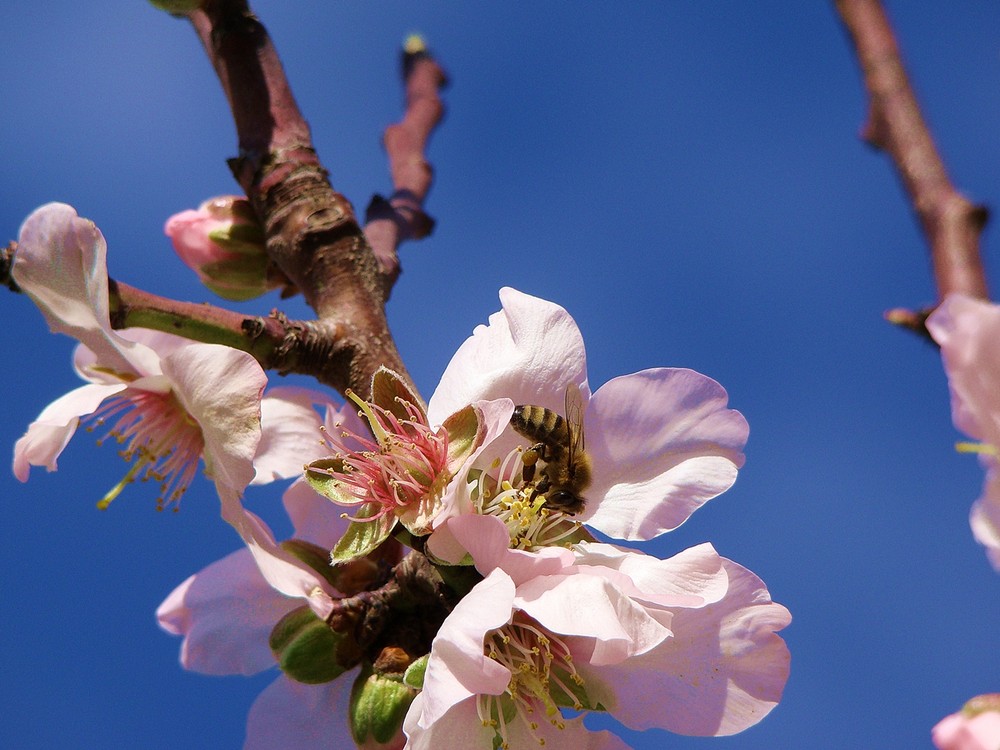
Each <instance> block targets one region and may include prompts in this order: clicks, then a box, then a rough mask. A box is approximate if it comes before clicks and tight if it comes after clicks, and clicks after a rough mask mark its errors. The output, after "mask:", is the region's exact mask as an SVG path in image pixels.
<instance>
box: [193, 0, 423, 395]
mask: <svg viewBox="0 0 1000 750" xmlns="http://www.w3.org/2000/svg"><path fill="white" fill-rule="evenodd" d="M189 18H190V20H191V23H192V25H193V26H194V28H195V30H196V31H197V33H198V35H199V37H200V38H201V41H202V44H203V46H204V47H205V51H206V52H207V54H208V57H209V59H210V61H211V62H212V65H213V67H214V68H215V70H216V73H217V74H218V76H219V81H220V82H221V84H222V88H223V90H224V91H225V94H226V96H227V98H228V99H229V104H230V108H231V110H232V113H233V119H234V122H235V124H236V131H237V136H238V139H239V156H238V157H237V158H236V159H232V160H230V168H231V169H232V171H233V175H234V176H235V177H236V179H237V181H239V183H240V185H241V186H242V187H243V190H244V192H245V193H246V195H247V197H248V198H249V199H250V201H251V203H252V204H253V206H254V210H255V211H256V212H257V215H258V217H259V218H260V219H261V223H262V225H263V226H264V230H265V233H266V235H267V252H268V255H269V256H270V257H271V258H272V260H274V262H275V263H276V264H277V265H278V266H279V267H280V268H281V270H282V271H283V272H284V273H285V275H286V276H288V278H289V279H291V280H292V282H293V283H294V284H295V285H296V286H297V287H298V288H299V289H300V290H301V291H302V294H303V296H304V297H305V300H306V302H307V303H308V304H309V305H310V306H311V307H312V308H313V309H314V310H315V311H316V313H317V315H318V317H319V326H318V328H319V330H320V331H322V332H323V335H329V336H331V337H332V338H330V339H329V341H328V346H327V347H326V353H327V361H326V363H325V364H324V365H323V371H324V372H323V374H322V376H321V377H320V379H321V380H322V381H323V382H326V383H330V384H332V385H334V387H336V388H337V389H338V390H340V391H341V392H343V391H344V390H346V389H347V388H350V389H352V390H356V391H357V392H359V393H363V394H368V391H369V388H370V381H371V376H372V373H374V372H375V370H376V369H378V367H379V366H382V365H384V366H386V367H389V368H391V369H393V370H395V371H396V372H398V373H401V374H403V376H404V377H407V378H408V376H407V375H406V370H405V368H404V367H403V363H402V360H401V359H400V356H399V353H398V351H397V350H396V346H395V343H394V342H393V340H392V336H391V334H390V333H389V328H388V323H387V321H386V317H385V307H384V305H385V301H386V298H387V296H388V290H389V289H390V288H391V286H392V280H391V279H389V278H388V277H387V276H386V274H384V273H383V272H382V271H381V270H380V269H379V265H378V263H377V262H376V259H375V255H374V253H373V252H372V249H371V247H370V246H369V244H368V241H367V239H366V237H365V235H364V233H363V232H362V231H361V227H360V226H359V224H358V221H357V218H356V217H355V214H354V210H353V208H352V207H351V204H350V202H349V201H348V200H347V199H346V198H345V197H344V196H342V195H340V194H339V193H337V192H335V191H334V190H333V187H332V186H331V185H330V183H329V181H328V179H327V172H326V170H325V169H324V168H323V166H322V165H321V164H320V162H319V159H318V157H317V156H316V152H315V150H314V149H313V146H312V140H311V137H310V134H309V127H308V125H307V124H306V122H305V120H304V118H303V117H302V114H301V112H299V109H298V106H297V104H296V103H295V99H294V97H293V95H292V92H291V88H290V87H289V84H288V81H287V79H286V78H285V74H284V70H283V69H282V66H281V62H280V60H279V59H278V55H277V52H276V50H275V48H274V46H273V44H272V43H271V40H270V37H269V36H268V34H267V31H266V30H265V28H264V26H263V25H262V24H261V23H260V22H259V21H258V20H257V18H256V17H255V16H254V15H253V14H252V13H251V11H250V9H249V7H248V6H247V3H246V2H245V0H206V2H205V3H203V6H202V9H201V10H199V11H195V12H193V13H192V14H191V15H190V16H189ZM397 275H398V272H397ZM318 377H319V376H318Z"/></svg>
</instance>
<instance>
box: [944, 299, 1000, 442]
mask: <svg viewBox="0 0 1000 750" xmlns="http://www.w3.org/2000/svg"><path fill="white" fill-rule="evenodd" d="M927 330H928V331H930V333H931V335H932V336H933V337H934V340H935V341H937V342H938V344H940V345H941V358H942V359H943V360H944V366H945V370H946V371H947V373H948V385H949V387H950V389H951V408H952V419H953V420H954V422H955V426H956V427H958V429H960V430H961V431H962V432H964V433H966V434H967V435H969V436H970V437H973V438H976V439H977V440H982V441H984V442H987V443H990V444H991V445H1000V347H997V346H995V342H996V341H997V340H998V337H1000V306H998V305H991V304H989V303H988V302H983V301H981V300H976V299H972V298H971V297H966V296H964V295H961V294H950V295H948V297H947V298H946V299H945V300H944V302H942V303H941V305H940V306H939V307H938V308H937V310H935V311H934V313H933V314H932V315H931V316H930V317H929V318H928V319H927Z"/></svg>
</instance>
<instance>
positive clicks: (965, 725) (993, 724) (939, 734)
mask: <svg viewBox="0 0 1000 750" xmlns="http://www.w3.org/2000/svg"><path fill="white" fill-rule="evenodd" d="M931 738H932V739H933V740H934V745H935V746H936V747H937V748H938V750H997V748H1000V713H998V712H996V711H987V712H985V713H981V714H977V715H976V716H966V715H965V714H964V713H962V712H959V713H954V714H951V716H946V717H945V718H943V719H941V721H939V722H938V723H937V724H936V725H935V726H934V728H933V729H932V730H931Z"/></svg>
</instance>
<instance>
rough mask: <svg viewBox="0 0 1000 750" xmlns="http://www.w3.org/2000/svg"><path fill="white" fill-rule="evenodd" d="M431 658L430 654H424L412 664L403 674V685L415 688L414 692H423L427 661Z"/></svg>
mask: <svg viewBox="0 0 1000 750" xmlns="http://www.w3.org/2000/svg"><path fill="white" fill-rule="evenodd" d="M430 658H431V655H430V654H424V655H423V656H421V657H420V658H419V659H417V660H416V661H414V662H413V663H412V664H410V666H408V667H407V668H406V671H405V672H403V684H404V685H406V686H408V687H411V688H413V689H414V690H423V689H424V674H426V672H427V661H428V660H429V659H430Z"/></svg>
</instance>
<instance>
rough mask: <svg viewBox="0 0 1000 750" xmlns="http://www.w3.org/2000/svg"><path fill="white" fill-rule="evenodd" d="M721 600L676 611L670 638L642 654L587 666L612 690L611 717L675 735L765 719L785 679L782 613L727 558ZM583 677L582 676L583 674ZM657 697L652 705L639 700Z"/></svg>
mask: <svg viewBox="0 0 1000 750" xmlns="http://www.w3.org/2000/svg"><path fill="white" fill-rule="evenodd" d="M725 566H726V572H727V573H728V576H729V581H730V586H729V592H728V593H727V595H726V598H725V599H724V600H722V601H721V602H719V603H717V604H712V605H709V606H707V607H703V608H701V609H678V610H676V611H675V613H674V617H673V619H672V620H671V628H672V629H673V631H674V637H673V638H669V639H667V640H665V641H663V643H662V644H661V645H660V646H659V647H658V648H655V649H653V650H652V651H650V652H647V653H645V654H642V655H641V656H637V657H634V658H632V659H629V660H628V661H626V662H623V663H621V664H618V665H613V666H607V667H602V668H600V669H593V668H590V667H587V665H581V671H592V672H593V674H594V675H595V680H596V681H598V682H603V683H604V684H606V685H610V686H613V687H614V689H615V692H616V700H614V701H613V706H609V708H610V713H611V715H612V716H614V717H615V718H616V719H618V720H619V721H621V722H622V723H623V724H625V725H627V726H629V727H632V728H634V729H649V728H651V727H660V728H662V729H667V730H669V731H671V732H677V733H678V734H688V735H696V736H721V735H730V734H735V733H736V732H740V731H742V730H744V729H746V728H747V727H749V726H752V725H754V724H756V723H757V722H758V721H760V720H761V719H763V718H764V717H765V716H766V715H767V714H768V713H769V712H770V711H771V709H772V708H774V706H775V705H777V703H778V701H779V700H780V699H781V693H782V690H783V688H784V686H785V682H786V680H787V679H788V669H789V654H788V648H787V647H786V646H785V643H784V641H782V640H781V638H780V637H779V636H778V635H777V634H776V631H778V630H781V629H782V628H783V627H785V626H786V625H788V623H789V622H790V621H791V617H790V616H789V614H788V610H786V609H785V608H784V607H782V606H781V605H780V604H775V603H773V602H772V601H771V598H770V596H769V595H768V592H767V588H766V587H765V586H764V584H763V582H762V581H761V580H760V579H759V578H757V576H755V575H754V574H753V573H751V572H750V571H748V570H747V569H746V568H743V567H741V566H739V565H737V564H736V563H733V562H731V561H729V560H725ZM585 678H586V675H585ZM650 695H656V696H657V703H656V705H655V706H654V705H651V704H650V702H649V701H647V700H644V699H643V698H644V697H645V696H650Z"/></svg>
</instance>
